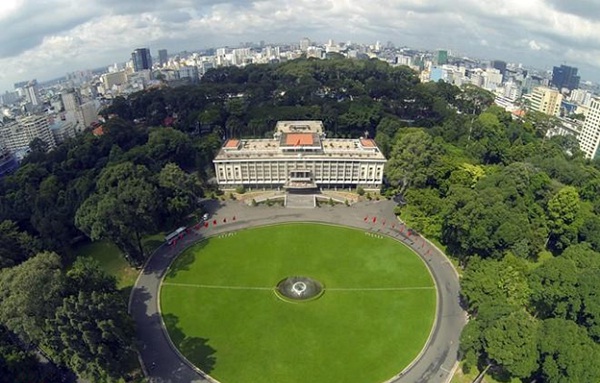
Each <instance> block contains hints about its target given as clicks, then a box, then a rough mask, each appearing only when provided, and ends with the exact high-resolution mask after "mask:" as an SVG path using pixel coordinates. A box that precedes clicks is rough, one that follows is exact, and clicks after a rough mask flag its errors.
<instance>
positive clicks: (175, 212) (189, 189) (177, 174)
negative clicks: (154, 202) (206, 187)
mask: <svg viewBox="0 0 600 383" xmlns="http://www.w3.org/2000/svg"><path fill="white" fill-rule="evenodd" d="M158 185H159V186H160V192H161V193H160V194H161V196H162V201H163V202H164V203H163V206H165V207H166V213H168V219H167V221H168V222H170V223H174V222H176V221H178V220H181V219H182V218H183V217H185V216H186V215H187V214H189V213H190V211H191V210H193V207H194V206H196V199H197V197H198V196H199V195H200V188H199V185H198V182H197V181H196V177H195V176H193V175H190V174H187V173H185V172H184V171H183V170H181V168H180V167H179V166H177V165H176V164H174V163H168V164H166V165H165V166H164V167H163V168H162V170H161V171H160V173H159V174H158Z"/></svg>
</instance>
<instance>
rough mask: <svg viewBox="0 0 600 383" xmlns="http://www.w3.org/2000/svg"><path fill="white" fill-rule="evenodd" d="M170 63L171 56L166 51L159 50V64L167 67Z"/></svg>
mask: <svg viewBox="0 0 600 383" xmlns="http://www.w3.org/2000/svg"><path fill="white" fill-rule="evenodd" d="M168 62H169V54H168V53H167V50H166V49H159V50H158V63H159V64H160V66H161V67H163V66H165V65H167V63H168Z"/></svg>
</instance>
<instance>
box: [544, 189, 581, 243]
mask: <svg viewBox="0 0 600 383" xmlns="http://www.w3.org/2000/svg"><path fill="white" fill-rule="evenodd" d="M547 209H548V222H549V226H550V238H549V245H550V246H551V248H553V249H555V250H563V249H565V248H566V247H568V245H569V244H571V243H573V242H575V241H576V239H577V238H576V236H577V228H576V227H575V225H574V222H575V219H576V218H577V216H578V213H579V210H580V201H579V193H578V192H577V189H576V188H575V187H573V186H565V187H563V188H562V189H560V190H559V191H558V192H557V193H556V194H555V195H554V196H552V198H550V200H549V201H548V207H547Z"/></svg>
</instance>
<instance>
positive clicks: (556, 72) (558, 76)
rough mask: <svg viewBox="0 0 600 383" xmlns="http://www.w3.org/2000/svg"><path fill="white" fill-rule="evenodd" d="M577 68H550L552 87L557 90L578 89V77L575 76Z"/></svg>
mask: <svg viewBox="0 0 600 383" xmlns="http://www.w3.org/2000/svg"><path fill="white" fill-rule="evenodd" d="M577 70H578V69H577V68H575V67H571V66H568V65H561V66H559V67H558V66H555V67H554V68H552V85H554V86H555V87H557V88H558V89H563V88H566V89H569V90H573V89H577V88H579V80H580V77H579V76H578V75H577Z"/></svg>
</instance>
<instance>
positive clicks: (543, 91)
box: [531, 86, 562, 116]
mask: <svg viewBox="0 0 600 383" xmlns="http://www.w3.org/2000/svg"><path fill="white" fill-rule="evenodd" d="M561 102H562V94H561V93H560V92H559V91H558V90H556V89H550V88H547V87H545V86H538V87H537V88H534V89H533V92H532V93H531V108H532V109H533V110H537V111H538V112H542V113H546V114H549V115H552V116H558V115H559V114H560V104H561Z"/></svg>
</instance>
